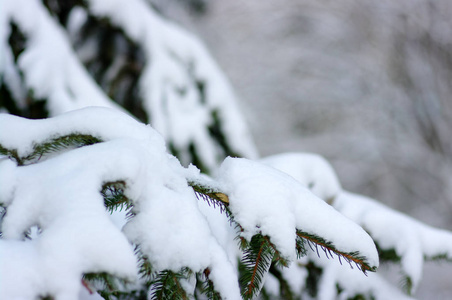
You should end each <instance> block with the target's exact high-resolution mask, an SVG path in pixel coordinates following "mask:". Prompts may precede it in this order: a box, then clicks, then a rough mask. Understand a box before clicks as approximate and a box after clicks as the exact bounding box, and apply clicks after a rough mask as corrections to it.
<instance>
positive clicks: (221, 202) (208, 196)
mask: <svg viewBox="0 0 452 300" xmlns="http://www.w3.org/2000/svg"><path fill="white" fill-rule="evenodd" d="M188 185H189V186H191V188H192V189H193V191H194V192H195V195H196V198H198V199H202V200H204V201H206V203H207V204H208V205H209V206H212V207H214V208H216V207H218V208H219V209H220V211H221V212H225V213H226V215H227V216H228V217H229V218H230V219H231V218H232V213H231V211H230V210H229V197H228V195H226V194H225V193H223V192H221V191H218V190H214V189H213V188H212V187H208V186H203V185H201V184H199V183H195V182H193V181H189V182H188ZM231 221H232V220H231Z"/></svg>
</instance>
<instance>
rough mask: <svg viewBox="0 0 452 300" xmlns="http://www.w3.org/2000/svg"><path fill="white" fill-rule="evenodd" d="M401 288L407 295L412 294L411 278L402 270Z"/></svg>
mask: <svg viewBox="0 0 452 300" xmlns="http://www.w3.org/2000/svg"><path fill="white" fill-rule="evenodd" d="M401 286H402V289H403V290H404V291H405V293H407V294H408V295H412V294H413V279H412V278H411V276H409V275H408V274H405V273H404V272H403V274H402V282H401Z"/></svg>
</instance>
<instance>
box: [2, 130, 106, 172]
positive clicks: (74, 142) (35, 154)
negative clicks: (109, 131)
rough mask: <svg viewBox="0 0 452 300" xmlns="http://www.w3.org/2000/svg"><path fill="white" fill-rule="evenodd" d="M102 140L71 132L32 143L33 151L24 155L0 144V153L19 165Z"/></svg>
mask: <svg viewBox="0 0 452 300" xmlns="http://www.w3.org/2000/svg"><path fill="white" fill-rule="evenodd" d="M101 142H102V140H101V139H99V138H97V137H94V136H92V135H88V134H81V133H73V134H69V135H63V136H59V137H56V138H52V139H50V140H49V141H47V142H44V143H41V144H34V145H33V151H32V152H31V153H30V154H28V155H26V156H23V157H21V156H19V155H18V153H17V149H8V148H6V147H4V146H3V145H1V144H0V154H2V155H6V156H9V157H10V158H12V159H13V160H15V161H16V162H17V164H18V165H19V166H23V165H27V164H33V163H36V162H38V161H39V160H40V159H41V157H43V156H46V155H48V154H51V153H56V152H59V151H62V150H65V149H68V148H79V147H83V146H89V145H93V144H96V143H101Z"/></svg>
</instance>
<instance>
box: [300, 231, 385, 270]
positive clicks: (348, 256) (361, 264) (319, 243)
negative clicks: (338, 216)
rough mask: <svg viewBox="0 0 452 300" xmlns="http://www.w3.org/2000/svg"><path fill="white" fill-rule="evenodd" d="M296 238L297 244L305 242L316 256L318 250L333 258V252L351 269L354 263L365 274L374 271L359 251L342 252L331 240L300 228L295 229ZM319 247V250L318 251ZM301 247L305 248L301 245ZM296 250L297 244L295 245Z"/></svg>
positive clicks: (318, 253) (374, 268)
mask: <svg viewBox="0 0 452 300" xmlns="http://www.w3.org/2000/svg"><path fill="white" fill-rule="evenodd" d="M297 239H300V241H297V245H298V244H300V243H303V244H304V243H307V244H308V246H309V247H310V248H311V250H312V251H314V252H316V253H317V255H318V256H320V252H324V253H325V256H326V257H327V258H332V259H334V256H333V254H336V255H337V257H338V258H339V262H340V263H341V264H342V259H343V260H344V261H345V262H347V263H348V264H349V265H350V267H351V268H352V269H353V264H354V265H356V267H357V268H358V269H359V270H361V271H362V272H363V273H364V274H366V272H367V271H370V272H375V271H376V269H377V268H376V267H371V266H370V265H369V263H368V262H367V259H366V257H364V256H362V255H360V254H359V252H357V251H356V252H342V251H340V250H338V249H337V248H336V247H335V246H334V245H333V244H332V243H331V242H328V241H326V240H325V239H323V238H321V237H319V236H316V235H314V234H310V233H307V232H303V231H301V230H298V229H297ZM319 248H320V251H319ZM303 249H305V247H304V245H303ZM297 251H298V246H297ZM301 254H303V253H299V254H298V255H301Z"/></svg>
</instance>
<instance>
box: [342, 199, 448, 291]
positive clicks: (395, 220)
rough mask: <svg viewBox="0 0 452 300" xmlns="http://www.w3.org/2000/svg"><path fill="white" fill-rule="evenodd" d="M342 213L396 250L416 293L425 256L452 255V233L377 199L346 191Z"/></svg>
mask: <svg viewBox="0 0 452 300" xmlns="http://www.w3.org/2000/svg"><path fill="white" fill-rule="evenodd" d="M334 207H336V208H337V209H338V210H339V211H340V212H341V213H342V214H344V215H345V216H347V217H349V218H350V219H352V220H354V221H355V222H356V223H358V224H360V225H361V226H362V227H363V228H365V229H366V231H368V232H369V234H370V235H371V236H372V237H373V239H374V240H375V241H376V242H377V243H378V244H379V246H380V247H381V248H382V249H387V250H389V249H394V250H395V251H396V253H397V255H398V256H400V257H401V267H402V271H403V273H404V274H406V275H407V276H409V277H410V278H411V280H412V282H413V288H412V292H414V291H415V290H416V288H417V286H418V285H419V282H420V280H421V279H422V270H423V265H424V258H426V259H429V258H434V257H435V256H440V255H446V256H447V257H449V258H450V257H452V233H450V232H449V231H446V230H441V229H437V228H433V227H431V226H428V225H425V224H423V223H421V222H419V221H417V220H415V219H413V218H411V217H409V216H407V215H404V214H402V213H400V212H397V211H394V210H392V209H390V208H388V207H386V206H384V205H383V204H381V203H378V202H376V201H375V200H373V199H370V198H367V197H364V196H361V195H356V194H353V193H350V192H345V191H344V192H343V193H341V194H340V195H339V197H338V198H337V199H336V200H335V202H334ZM388 228H390V230H388Z"/></svg>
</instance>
